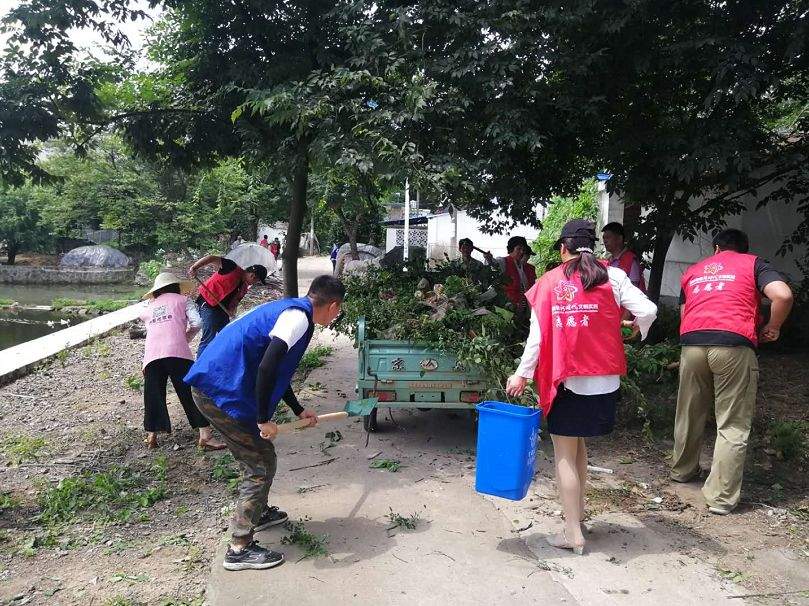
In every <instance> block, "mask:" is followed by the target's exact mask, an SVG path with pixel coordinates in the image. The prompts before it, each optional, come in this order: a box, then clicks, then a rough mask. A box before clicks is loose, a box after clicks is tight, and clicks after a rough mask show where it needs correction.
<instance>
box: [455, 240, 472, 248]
mask: <svg viewBox="0 0 809 606" xmlns="http://www.w3.org/2000/svg"><path fill="white" fill-rule="evenodd" d="M464 244H468V245H469V246H474V244H473V243H472V240H470V239H469V238H461V239H460V240H458V248H460V247H461V246H463V245H464Z"/></svg>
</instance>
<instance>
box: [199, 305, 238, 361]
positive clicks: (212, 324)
mask: <svg viewBox="0 0 809 606" xmlns="http://www.w3.org/2000/svg"><path fill="white" fill-rule="evenodd" d="M197 308H198V309H199V315H200V317H201V318H202V337H200V340H199V347H198V348H197V359H199V357H200V356H201V355H202V352H203V351H205V348H206V347H208V344H209V343H210V342H211V341H213V338H214V337H215V336H216V335H217V333H218V332H219V331H220V330H222V329H223V328H224V327H225V326H227V324H228V322H230V318H229V317H228V315H227V314H226V313H225V312H224V311H222V310H221V309H219V306H216V307H211V306H210V305H208V304H207V303H205V302H203V303H201V304H199V305H198V306H197Z"/></svg>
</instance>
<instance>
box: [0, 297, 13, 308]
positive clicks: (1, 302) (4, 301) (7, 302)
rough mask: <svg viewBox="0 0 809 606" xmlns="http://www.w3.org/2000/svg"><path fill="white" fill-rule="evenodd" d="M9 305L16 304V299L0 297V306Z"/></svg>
mask: <svg viewBox="0 0 809 606" xmlns="http://www.w3.org/2000/svg"><path fill="white" fill-rule="evenodd" d="M9 305H14V301H12V300H11V299H3V298H0V307H8V306H9Z"/></svg>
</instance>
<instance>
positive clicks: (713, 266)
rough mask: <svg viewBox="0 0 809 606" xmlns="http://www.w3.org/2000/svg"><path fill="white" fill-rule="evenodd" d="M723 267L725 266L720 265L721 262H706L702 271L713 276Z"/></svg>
mask: <svg viewBox="0 0 809 606" xmlns="http://www.w3.org/2000/svg"><path fill="white" fill-rule="evenodd" d="M724 268H725V266H724V265H722V264H721V263H708V265H706V266H705V267H704V268H703V273H706V274H710V275H712V276H715V275H716V274H718V273H719V272H720V271H722V270H723V269H724Z"/></svg>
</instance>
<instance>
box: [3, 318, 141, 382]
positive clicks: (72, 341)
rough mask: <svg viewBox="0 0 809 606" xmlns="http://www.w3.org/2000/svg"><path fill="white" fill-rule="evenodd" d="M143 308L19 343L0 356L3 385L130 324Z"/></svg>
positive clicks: (93, 320)
mask: <svg viewBox="0 0 809 606" xmlns="http://www.w3.org/2000/svg"><path fill="white" fill-rule="evenodd" d="M140 309H141V304H140V303H136V304H134V305H130V306H128V307H124V308H123V309H119V310H118V311H113V312H111V313H108V314H104V315H103V316H99V317H97V318H93V319H92V320H87V321H86V322H82V323H80V324H75V325H73V326H70V327H68V328H65V329H64V330H58V331H56V332H54V333H51V334H49V335H45V336H44V337H39V338H38V339H33V340H32V341H26V342H25V343H20V344H19V345H15V346H14V347H9V348H8V349H4V350H3V351H2V355H0V383H3V382H4V381H5V380H7V379H9V378H11V377H12V376H14V374H15V373H17V372H19V371H22V370H24V369H25V368H27V367H29V366H31V365H32V364H35V363H37V362H40V361H42V360H45V359H47V358H49V357H51V356H53V355H55V354H57V353H59V352H60V351H62V350H63V349H67V348H69V347H74V346H76V345H81V344H82V343H85V342H87V341H89V340H90V339H93V338H95V337H97V336H99V335H103V334H104V333H107V332H109V331H110V330H112V329H113V328H115V327H117V326H120V325H121V324H126V323H127V322H131V321H132V320H134V319H135V318H137V317H138V315H139V314H140Z"/></svg>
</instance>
